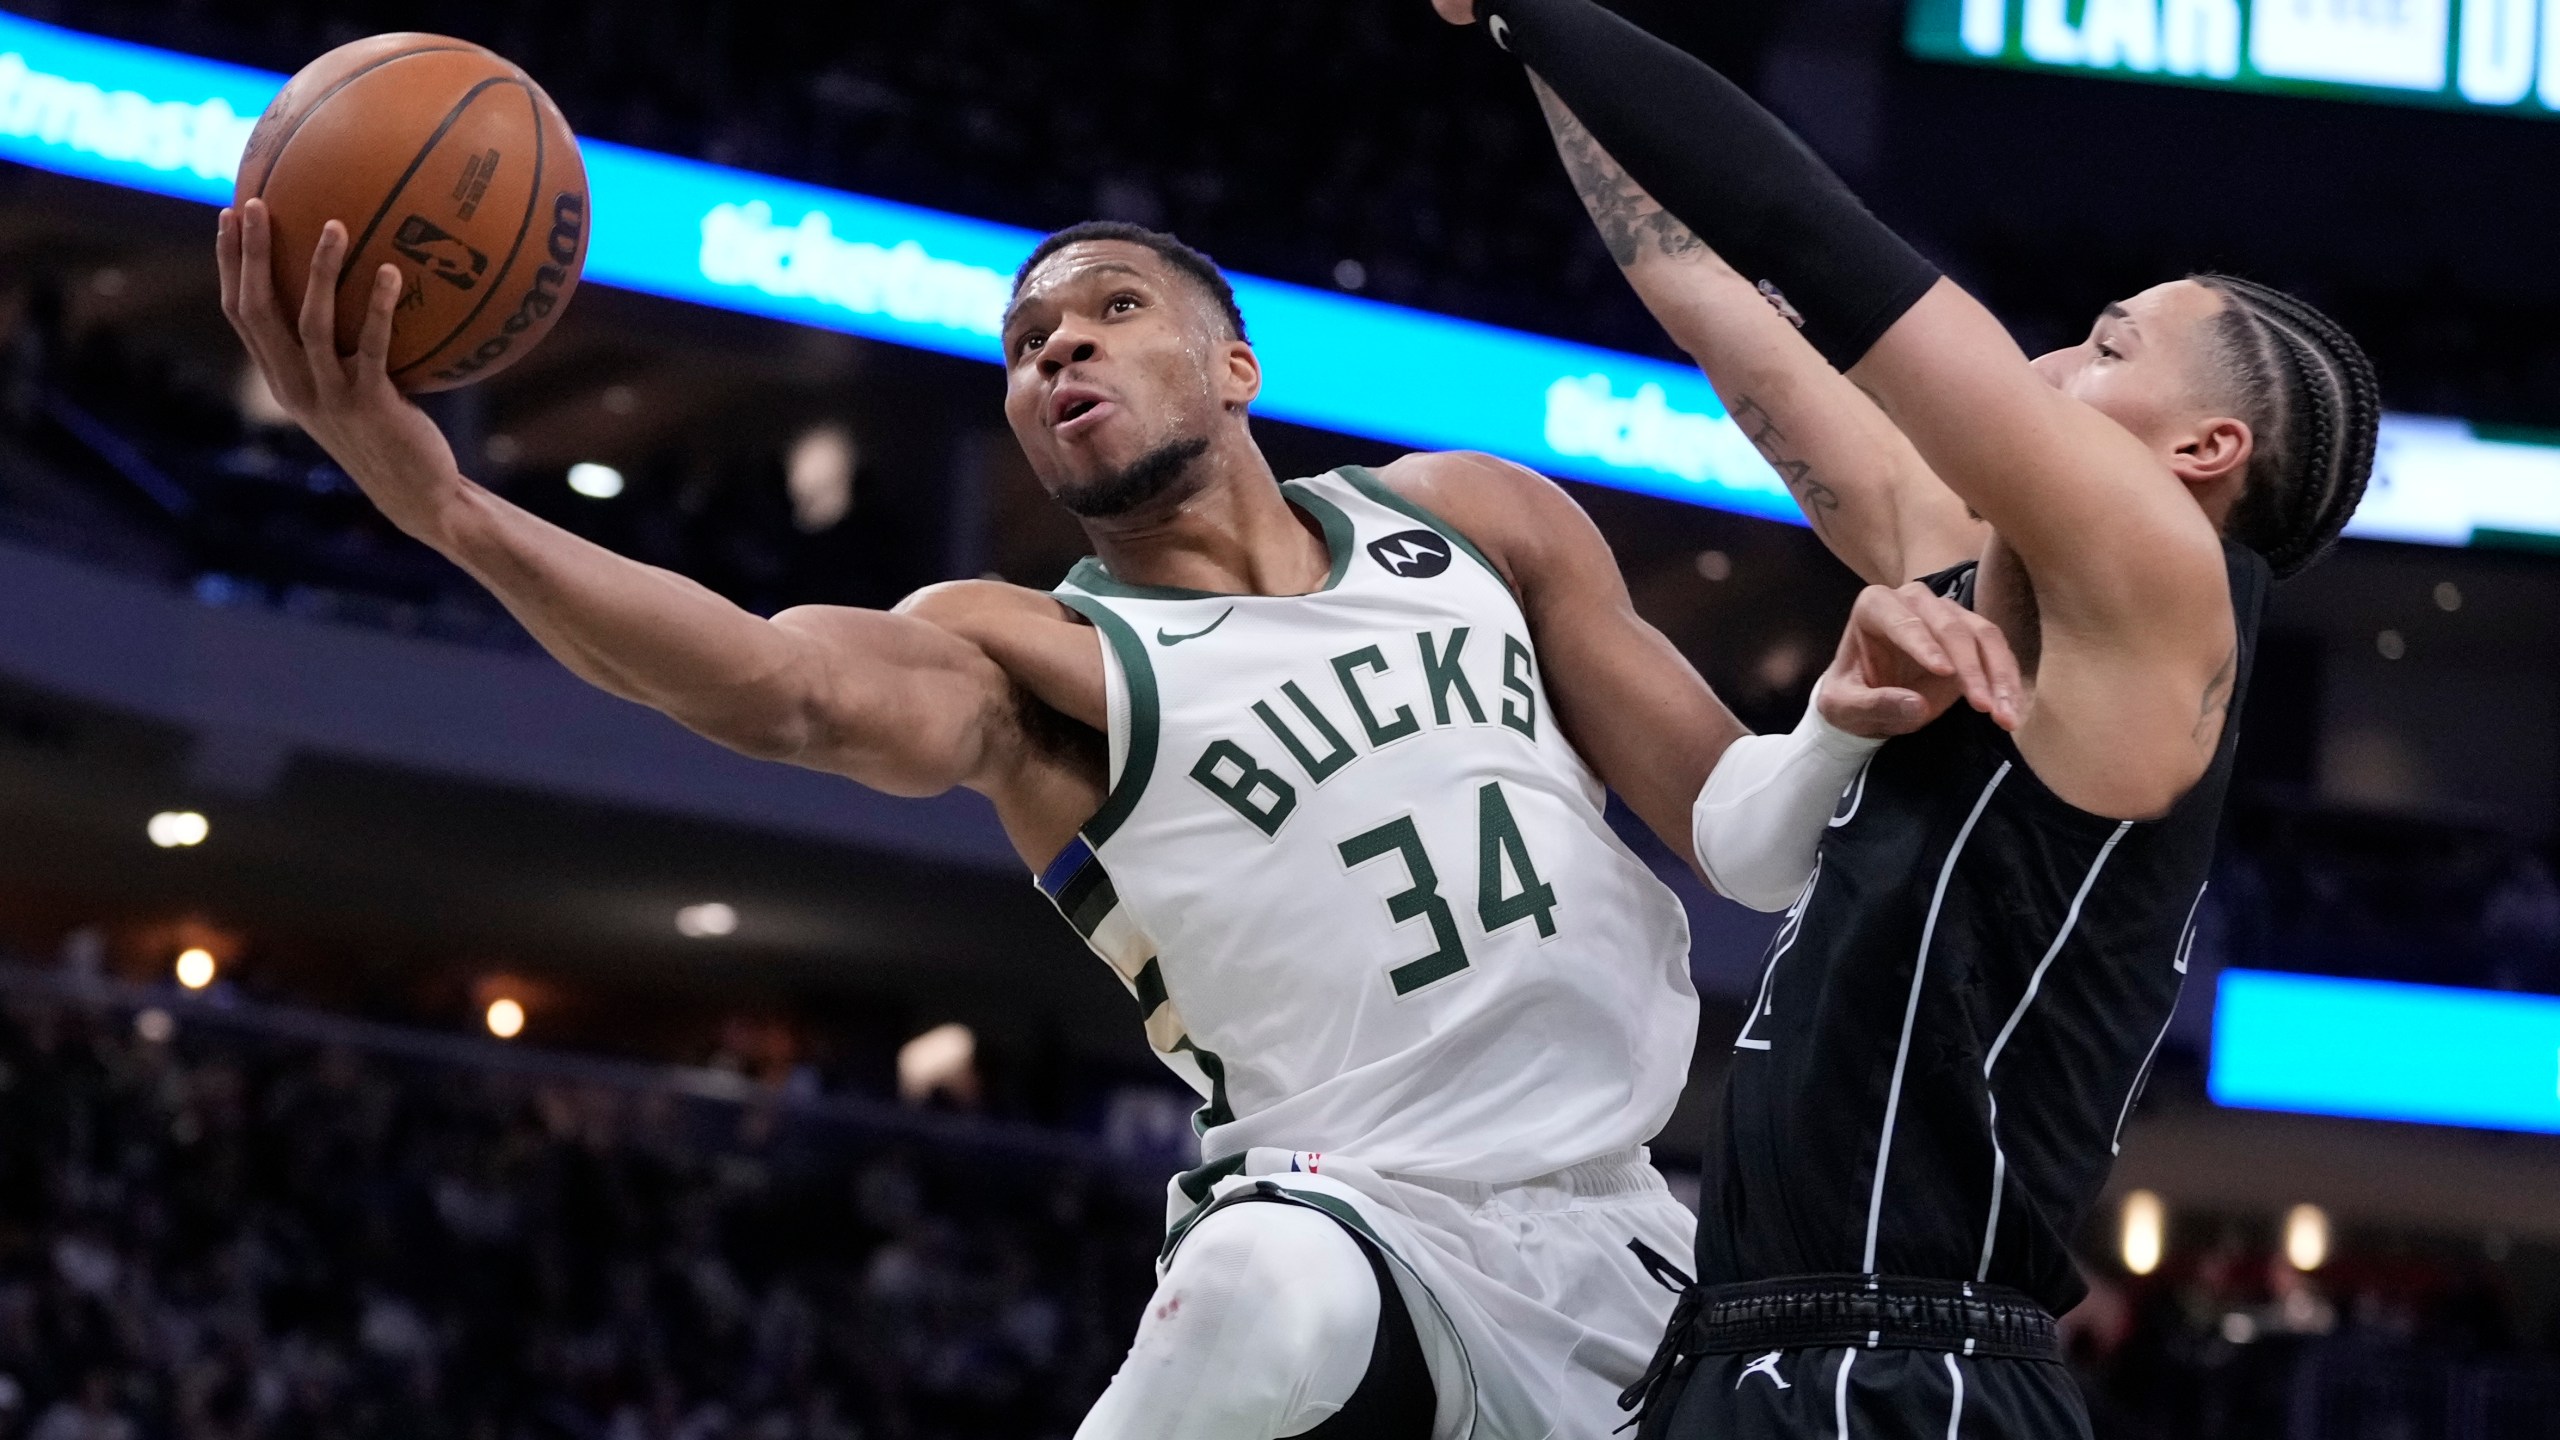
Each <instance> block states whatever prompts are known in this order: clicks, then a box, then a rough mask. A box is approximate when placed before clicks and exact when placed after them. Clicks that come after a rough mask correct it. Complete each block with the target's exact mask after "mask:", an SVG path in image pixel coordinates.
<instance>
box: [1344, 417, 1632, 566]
mask: <svg viewBox="0 0 2560 1440" xmlns="http://www.w3.org/2000/svg"><path fill="white" fill-rule="evenodd" d="M1377 475H1378V479H1379V481H1380V482H1381V483H1383V484H1384V485H1385V486H1386V487H1387V488H1388V489H1389V490H1392V491H1394V492H1395V493H1396V494H1397V495H1398V496H1400V497H1402V498H1403V499H1405V500H1407V501H1410V502H1411V503H1413V504H1415V505H1419V506H1421V507H1422V508H1423V509H1425V510H1428V511H1429V512H1431V513H1432V514H1433V515H1436V516H1438V517H1440V518H1441V519H1442V520H1444V521H1446V522H1447V523H1448V524H1449V525H1450V526H1451V527H1453V528H1455V529H1456V530H1458V531H1459V532H1460V533H1462V534H1464V535H1465V536H1466V538H1467V539H1468V541H1469V542H1470V543H1472V544H1473V545H1474V546H1475V547H1476V548H1477V549H1478V550H1481V551H1483V552H1484V554H1485V556H1486V558H1487V559H1490V560H1491V561H1492V562H1493V563H1494V566H1495V568H1496V569H1499V570H1500V571H1501V572H1502V573H1503V575H1504V577H1505V578H1506V579H1508V580H1509V581H1510V582H1511V585H1512V588H1513V589H1515V590H1516V589H1519V588H1520V586H1521V585H1522V583H1523V582H1524V581H1527V580H1528V579H1530V578H1531V577H1532V576H1534V575H1536V574H1538V573H1540V572H1541V571H1543V570H1545V569H1547V568H1549V567H1551V566H1552V565H1553V564H1555V563H1556V562H1557V561H1558V560H1560V559H1564V558H1567V557H1566V555H1565V554H1564V553H1560V552H1571V551H1573V550H1576V549H1578V548H1580V547H1582V546H1583V545H1585V544H1587V543H1590V542H1597V541H1598V540H1599V532H1598V531H1597V530H1596V529H1595V528H1594V527H1593V526H1592V524H1591V519H1590V517H1589V516H1588V515H1586V514H1584V513H1583V509H1582V506H1581V505H1580V504H1578V503H1576V502H1575V500H1574V498H1573V497H1572V496H1571V495H1569V494H1567V493H1566V492H1565V489H1564V487H1563V486H1561V485H1558V484H1557V483H1556V482H1555V481H1553V480H1550V479H1548V478H1547V477H1546V476H1544V475H1541V474H1539V473H1538V472H1537V471H1535V470H1532V469H1530V468H1529V467H1528V466H1526V465H1520V464H1515V463H1514V462H1512V461H1509V460H1505V459H1503V458H1502V457H1500V456H1498V455H1487V454H1484V453H1482V452H1480V451H1474V450H1439V451H1427V452H1417V453H1415V454H1411V455H1407V456H1404V457H1403V458H1402V459H1399V460H1397V461H1395V462H1394V463H1393V464H1390V465H1387V466H1384V467H1382V468H1381V469H1380V470H1379V471H1378V472H1377Z"/></svg>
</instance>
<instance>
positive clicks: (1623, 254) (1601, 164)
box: [1538, 85, 1707, 270]
mask: <svg viewBox="0 0 2560 1440" xmlns="http://www.w3.org/2000/svg"><path fill="white" fill-rule="evenodd" d="M1538 103H1539V104H1540V105H1542V106H1544V107H1545V108H1546V112H1547V124H1548V126H1549V128H1551V129H1553V130H1554V131H1555V136H1556V149H1557V151H1558V152H1559V153H1560V154H1562V155H1563V156H1564V168H1565V170H1566V171H1567V172H1568V173H1569V174H1571V175H1572V176H1573V185H1574V188H1575V189H1576V190H1578V191H1580V192H1581V194H1582V203H1583V207H1584V208H1585V209H1588V210H1589V211H1590V212H1591V223H1592V224H1594V225H1596V226H1598V227H1599V230H1600V240H1601V243H1602V244H1604V245H1606V246H1608V248H1609V258H1610V259H1612V260H1614V261H1616V262H1617V263H1618V268H1619V269H1621V270H1624V269H1629V268H1632V267H1633V266H1634V265H1635V263H1636V262H1637V261H1638V260H1641V259H1643V258H1644V254H1645V252H1646V250H1647V249H1652V250H1654V251H1657V252H1659V253H1660V254H1661V255H1663V256H1664V257H1665V258H1667V259H1672V260H1687V259H1694V258H1699V257H1702V256H1704V255H1705V254H1706V252H1707V247H1706V243H1705V242H1704V241H1701V240H1700V239H1699V238H1698V237H1697V236H1696V235H1695V234H1693V233H1691V231H1690V229H1689V227H1688V226H1686V225H1683V224H1681V223H1680V221H1679V219H1678V218H1677V217H1675V216H1674V215H1672V214H1671V212H1670V211H1668V210H1665V209H1663V208H1662V207H1661V206H1660V205H1658V204H1656V203H1655V202H1654V199H1653V197H1652V196H1650V195H1648V194H1646V193H1645V192H1644V187H1643V186H1640V185H1638V184H1636V182H1635V181H1634V180H1632V179H1630V178H1628V176H1627V172H1626V171H1624V170H1622V169H1620V168H1618V162H1617V161H1616V160H1614V159H1611V158H1610V156H1609V152H1608V151H1606V150H1603V149H1601V148H1600V142H1599V141H1597V140H1594V139H1593V138H1591V132H1590V131H1589V130H1587V129H1585V128H1583V124H1582V122H1581V121H1580V120H1578V119H1576V118H1574V114H1573V112H1572V111H1570V110H1567V109H1566V108H1564V102H1563V101H1561V100H1558V99H1557V98H1556V97H1555V94H1554V92H1552V91H1550V90H1548V89H1547V87H1546V86H1544V85H1540V86H1539V87H1538Z"/></svg>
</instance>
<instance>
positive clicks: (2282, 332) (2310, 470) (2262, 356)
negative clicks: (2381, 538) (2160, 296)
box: [2189, 274, 2382, 580]
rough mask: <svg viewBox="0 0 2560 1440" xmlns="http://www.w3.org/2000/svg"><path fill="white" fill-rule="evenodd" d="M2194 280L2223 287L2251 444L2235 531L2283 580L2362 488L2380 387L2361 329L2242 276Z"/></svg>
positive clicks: (2343, 517) (2308, 558)
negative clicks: (2354, 332)
mask: <svg viewBox="0 0 2560 1440" xmlns="http://www.w3.org/2000/svg"><path fill="white" fill-rule="evenodd" d="M2189 278H2190V279H2192V280H2194V281H2195V282H2196V283H2197V284H2199V285H2202V286H2204V287H2205V288H2206V289H2208V290H2211V291H2213V292H2214V293H2216V294H2218V295H2220V296H2221V297H2222V300H2223V306H2222V313H2221V314H2220V315H2219V316H2217V317H2216V319H2215V327H2216V329H2215V341H2216V350H2217V352H2218V353H2217V355H2216V357H2215V358H2216V360H2217V362H2218V368H2219V369H2220V370H2221V371H2222V372H2223V374H2222V379H2223V381H2224V384H2225V387H2226V393H2227V395H2228V396H2229V398H2230V400H2231V401H2232V402H2233V408H2234V409H2235V410H2236V411H2237V412H2238V413H2237V418H2238V419H2240V420H2243V421H2245V422H2247V424H2248V426H2249V433H2250V436H2251V438H2252V441H2253V442H2254V448H2253V451H2252V453H2251V456H2250V459H2249V476H2248V485H2247V488H2245V489H2243V490H2242V491H2241V492H2240V499H2239V502H2238V503H2237V504H2236V505H2234V506H2233V507H2232V511H2231V520H2230V524H2229V526H2228V527H2227V528H2228V532H2229V534H2230V536H2231V538H2232V539H2234V540H2237V541H2239V542H2240V543H2241V544H2243V545H2246V546H2248V547H2249V548H2250V549H2252V550H2255V551H2257V552H2258V553H2259V554H2260V555H2262V556H2264V557H2266V561H2267V565H2268V566H2269V568H2271V569H2273V570H2274V571H2275V574H2276V578H2277V579H2279V580H2282V579H2285V578H2286V577H2288V576H2292V575H2296V574H2299V573H2301V572H2302V571H2303V570H2304V569H2306V568H2308V567H2309V566H2310V565H2311V563H2312V562H2313V561H2315V560H2318V559H2319V558H2320V557H2321V556H2323V555H2325V554H2327V553H2328V552H2329V547H2330V546H2332V545H2335V544H2337V543H2338V533H2339V532H2340V531H2341V530H2344V529H2345V528H2346V524H2347V520H2348V519H2349V517H2351V516H2353V515H2354V514H2355V513H2356V504H2357V502H2359V501H2360V500H2362V499H2363V498H2364V487H2365V482H2366V481H2367V480H2368V479H2369V478H2371V476H2372V474H2373V447H2374V435H2375V431H2376V429H2377V428H2378V427H2379V425H2380V424H2381V418H2382V390H2381V386H2380V384H2379V382H2378V381H2376V380H2375V378H2374V373H2373V362H2372V361H2370V360H2367V359H2366V358H2365V353H2364V350H2363V349H2362V348H2361V347H2360V346H2358V345H2357V344H2356V342H2355V339H2354V337H2352V336H2350V335H2348V334H2347V332H2346V331H2345V330H2342V329H2340V328H2339V327H2338V324H2337V322H2335V321H2333V320H2331V319H2330V318H2329V317H2328V316H2326V315H2323V314H2321V313H2320V312H2319V311H2318V310H2315V309H2313V308H2312V307H2311V306H2309V305H2306V304H2304V303H2303V302H2302V301H2300V300H2297V299H2295V298H2294V297H2292V296H2291V295H2287V294H2286V293H2284V292H2283V291H2281V290H2277V289H2274V288H2272V287H2269V286H2265V285H2261V284H2258V283H2257V282H2256V281H2254V280H2243V279H2241V278H2239V277H2238V276H2235V275H2216V274H2205V275H2195V276H2190V277H2189Z"/></svg>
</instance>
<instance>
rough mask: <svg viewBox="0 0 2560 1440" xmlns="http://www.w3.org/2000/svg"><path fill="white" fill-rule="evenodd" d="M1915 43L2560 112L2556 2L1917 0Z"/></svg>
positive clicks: (1942, 54) (2110, 70)
mask: <svg viewBox="0 0 2560 1440" xmlns="http://www.w3.org/2000/svg"><path fill="white" fill-rule="evenodd" d="M1909 39H1910V44H1911V49H1912V52H1913V53H1914V54H1917V55H1920V56H1923V57H1925V58H1928V59H1932V60H1955V61H1962V62H1966V63H1970V64H1976V65H1999V66H2005V67H2009V68H2012V69H2021V70H2050V71H2070V72H2073V73H2077V74H2084V75H2110V76H2115V77H2118V78H2121V79H2129V80H2157V81H2163V82H2166V83H2170V84H2177V85H2202V86H2210V87H2213V88H2216V89H2225V90H2259V91H2273V92H2277V93H2281V94H2289V95H2320V96H2328V97H2332V98H2339V99H2356V100H2380V101H2385V102H2389V103H2393V104H2402V105H2432V106H2438V107H2443V108H2450V109H2459V110H2489V111H2497V112H2503V113H2509V114H2516V115H2531V116H2535V117H2538V118H2542V119H2551V118H2554V117H2560V0H1912V5H1911V21H1910V32H1909Z"/></svg>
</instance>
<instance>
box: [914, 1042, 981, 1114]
mask: <svg viewBox="0 0 2560 1440" xmlns="http://www.w3.org/2000/svg"><path fill="white" fill-rule="evenodd" d="M977 1086H978V1037H977V1034H976V1032H974V1031H972V1030H971V1029H970V1028H969V1027H968V1026H966V1025H936V1026H934V1027H933V1028H932V1029H930V1030H927V1031H926V1032H924V1033H923V1034H921V1035H919V1036H917V1037H916V1038H914V1039H913V1040H910V1041H908V1042H907V1043H906V1044H904V1045H901V1046H899V1047H898V1098H899V1099H901V1100H906V1101H910V1102H921V1101H925V1100H929V1099H931V1098H933V1097H934V1096H935V1095H937V1094H944V1093H949V1094H956V1095H959V1096H961V1097H962V1098H964V1099H966V1098H971V1097H973V1096H974V1095H975V1093H976V1091H977Z"/></svg>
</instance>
